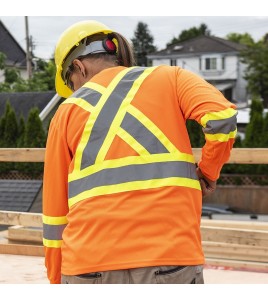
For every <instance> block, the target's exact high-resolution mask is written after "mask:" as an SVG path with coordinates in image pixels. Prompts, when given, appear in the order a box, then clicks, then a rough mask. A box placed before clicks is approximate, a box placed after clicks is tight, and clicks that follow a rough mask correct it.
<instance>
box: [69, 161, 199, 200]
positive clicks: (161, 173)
mask: <svg viewBox="0 0 268 300" xmlns="http://www.w3.org/2000/svg"><path fill="white" fill-rule="evenodd" d="M169 177H183V178H190V179H197V175H196V167H195V165H194V164H193V163H189V162H181V161H172V162H157V163H147V164H142V165H128V166H123V167H117V168H110V169H104V170H101V171H99V172H96V173H94V174H92V175H89V176H87V177H84V178H81V179H77V180H74V181H71V182H69V199H70V198H72V197H74V196H76V195H78V194H80V193H82V192H84V191H88V190H91V189H93V188H95V187H100V186H108V185H114V184H120V183H126V182H133V181H145V180H152V179H161V178H169Z"/></svg>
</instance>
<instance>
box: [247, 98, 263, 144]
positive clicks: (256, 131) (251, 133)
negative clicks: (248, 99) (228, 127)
mask: <svg viewBox="0 0 268 300" xmlns="http://www.w3.org/2000/svg"><path fill="white" fill-rule="evenodd" d="M262 130H263V105H262V103H261V101H260V100H259V99H257V98H255V99H253V100H252V104H251V107H250V122H249V124H248V125H247V127H246V135H245V140H244V142H243V145H244V147H245V148H254V147H255V148H258V147H261V145H262V139H261V133H262Z"/></svg>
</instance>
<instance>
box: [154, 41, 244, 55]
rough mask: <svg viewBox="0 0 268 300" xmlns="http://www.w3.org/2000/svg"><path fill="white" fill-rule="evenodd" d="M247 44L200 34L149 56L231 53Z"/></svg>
mask: <svg viewBox="0 0 268 300" xmlns="http://www.w3.org/2000/svg"><path fill="white" fill-rule="evenodd" d="M245 47H246V46H244V45H241V44H239V43H235V42H231V41H228V40H225V39H222V38H219V37H215V36H205V35H202V36H198V37H196V38H192V39H189V40H186V41H184V42H180V43H175V44H172V45H170V46H168V47H167V48H166V49H163V50H160V51H157V52H155V53H151V54H150V55H148V58H153V57H154V56H170V55H178V56H180V55H189V54H204V53H212V52H213V53H215V52H216V53H230V52H238V51H241V50H243V49H245Z"/></svg>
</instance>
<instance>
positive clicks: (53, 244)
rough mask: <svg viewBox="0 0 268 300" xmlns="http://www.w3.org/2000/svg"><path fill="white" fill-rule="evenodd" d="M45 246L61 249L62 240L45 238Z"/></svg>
mask: <svg viewBox="0 0 268 300" xmlns="http://www.w3.org/2000/svg"><path fill="white" fill-rule="evenodd" d="M43 245H44V246H46V247H48V248H61V245H62V240H47V239H45V238H43Z"/></svg>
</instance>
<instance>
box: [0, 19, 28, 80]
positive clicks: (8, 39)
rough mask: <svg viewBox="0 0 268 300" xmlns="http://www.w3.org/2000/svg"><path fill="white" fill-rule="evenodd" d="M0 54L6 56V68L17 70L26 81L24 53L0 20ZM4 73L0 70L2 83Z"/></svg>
mask: <svg viewBox="0 0 268 300" xmlns="http://www.w3.org/2000/svg"><path fill="white" fill-rule="evenodd" d="M0 52H2V53H4V54H5V55H6V66H7V67H9V68H16V69H17V70H19V72H20V74H21V77H22V78H23V79H27V64H26V52H25V51H24V50H23V49H22V47H21V46H20V44H19V43H18V42H17V41H16V40H15V38H14V37H13V36H12V35H11V33H10V32H9V31H8V29H7V28H6V27H5V25H4V24H3V22H2V21H1V20H0ZM4 80H5V78H4V72H3V70H0V82H3V81H4Z"/></svg>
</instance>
